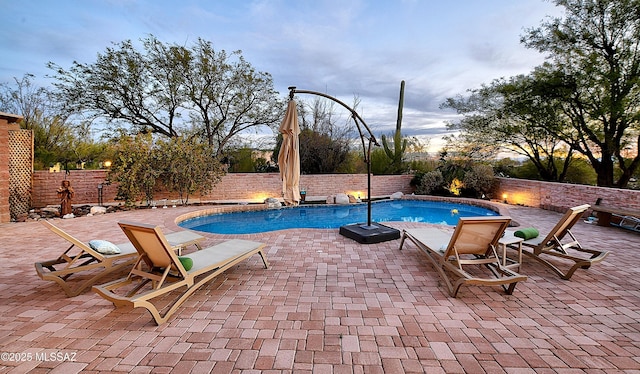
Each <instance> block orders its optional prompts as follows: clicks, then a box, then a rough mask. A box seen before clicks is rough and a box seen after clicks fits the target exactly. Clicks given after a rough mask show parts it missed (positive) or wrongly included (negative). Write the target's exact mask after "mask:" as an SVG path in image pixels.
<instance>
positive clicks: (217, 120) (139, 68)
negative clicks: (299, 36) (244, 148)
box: [48, 36, 282, 155]
mask: <svg viewBox="0 0 640 374" xmlns="http://www.w3.org/2000/svg"><path fill="white" fill-rule="evenodd" d="M141 42H142V49H141V50H139V49H137V48H136V47H135V46H134V44H133V43H132V42H131V41H130V40H127V41H124V42H121V43H119V44H114V45H113V46H112V47H109V48H107V49H106V51H105V52H104V53H100V54H98V57H97V61H96V62H94V63H88V64H83V63H79V62H74V63H73V65H72V66H71V67H70V68H69V69H68V70H67V69H64V68H62V67H60V66H58V65H56V64H54V63H49V64H48V66H49V68H50V69H52V70H53V71H54V76H53V77H54V78H55V79H56V81H57V82H56V83H55V84H54V85H55V87H56V88H57V89H58V92H57V95H58V98H59V99H60V101H61V102H64V103H65V108H66V110H68V111H69V113H74V114H80V113H82V114H83V115H85V116H87V117H89V118H92V119H98V118H100V119H103V120H107V121H109V122H110V123H111V124H112V125H120V126H123V127H129V126H130V127H132V128H131V129H130V130H132V131H133V132H134V133H135V132H147V131H149V132H152V133H157V134H162V135H165V136H168V137H177V136H178V135H180V134H182V133H185V132H186V131H189V132H195V133H197V134H199V135H200V136H201V137H202V138H203V139H204V140H205V141H206V142H207V143H208V144H209V145H210V146H212V147H214V148H215V152H216V154H218V155H220V154H222V153H223V151H224V148H225V147H226V145H227V143H228V142H229V140H230V139H231V138H232V137H234V136H235V135H237V134H239V133H241V132H243V131H247V130H251V129H256V128H258V127H260V126H271V127H273V126H275V125H276V123H277V121H278V120H279V119H280V118H281V113H282V104H281V102H280V101H279V99H278V97H277V92H276V91H275V90H274V88H273V81H272V78H271V76H270V75H269V74H268V73H263V72H257V71H256V70H255V69H254V68H253V67H252V66H251V65H250V64H249V63H248V62H247V61H245V59H244V58H243V57H242V54H241V52H240V51H236V52H233V53H231V54H227V53H226V52H225V51H224V50H221V51H219V52H216V50H215V49H214V48H213V46H212V45H211V43H210V42H207V41H204V40H202V39H198V40H197V42H196V43H195V44H194V45H193V46H191V47H189V48H188V47H184V46H180V45H175V44H164V43H162V42H160V41H158V40H157V39H156V38H155V37H154V36H149V37H147V38H146V39H143V40H141Z"/></svg>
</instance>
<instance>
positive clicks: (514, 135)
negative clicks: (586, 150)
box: [442, 69, 573, 182]
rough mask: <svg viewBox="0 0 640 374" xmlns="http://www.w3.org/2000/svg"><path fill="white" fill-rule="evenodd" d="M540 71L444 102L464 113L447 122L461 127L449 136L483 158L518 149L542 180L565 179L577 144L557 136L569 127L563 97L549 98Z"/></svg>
mask: <svg viewBox="0 0 640 374" xmlns="http://www.w3.org/2000/svg"><path fill="white" fill-rule="evenodd" d="M541 71H542V69H538V70H536V71H534V72H533V73H531V74H530V75H520V76H516V77H512V78H510V79H508V80H507V79H498V80H494V81H493V82H492V83H491V84H489V85H483V86H482V87H481V88H479V89H474V90H470V94H469V96H468V97H462V96H460V95H459V96H457V97H455V98H448V99H447V100H446V102H445V103H443V104H442V107H445V108H452V109H456V110H457V112H458V113H459V114H463V115H464V117H463V118H462V119H461V120H460V121H459V122H456V123H450V124H448V127H449V128H450V129H454V130H460V131H461V133H460V135H459V136H458V137H454V136H450V137H448V140H449V143H450V145H451V146H453V147H455V148H456V153H457V154H458V155H459V156H460V157H468V158H472V159H478V160H482V159H488V158H491V157H493V156H495V155H496V154H497V153H499V152H509V153H515V154H518V155H521V156H525V157H526V158H527V159H528V160H529V161H530V162H531V163H532V165H534V166H535V168H536V170H537V171H538V173H539V174H540V177H541V178H542V179H543V180H547V181H558V182H561V181H563V180H564V178H565V176H566V171H567V170H568V166H569V164H570V163H571V161H572V159H573V158H572V154H573V148H571V147H568V146H567V144H566V143H564V142H563V141H562V140H561V138H560V136H559V135H557V134H558V133H560V132H562V131H563V130H564V128H565V126H567V122H566V117H565V116H564V115H563V114H562V111H561V105H562V102H561V100H559V99H558V98H557V97H556V98H553V97H550V96H551V95H550V94H549V93H550V91H549V88H548V87H549V86H550V84H548V83H547V82H546V80H545V79H547V78H546V77H544V75H543V74H542V73H541ZM558 161H560V162H558ZM558 165H562V167H560V168H558Z"/></svg>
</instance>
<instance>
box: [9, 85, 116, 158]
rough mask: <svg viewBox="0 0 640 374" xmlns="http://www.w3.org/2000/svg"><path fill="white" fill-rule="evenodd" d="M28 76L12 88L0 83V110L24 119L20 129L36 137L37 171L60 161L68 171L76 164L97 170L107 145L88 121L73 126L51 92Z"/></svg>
mask: <svg viewBox="0 0 640 374" xmlns="http://www.w3.org/2000/svg"><path fill="white" fill-rule="evenodd" d="M33 78H34V76H33V75H31V74H25V75H24V76H23V77H22V78H21V79H15V82H14V84H13V85H9V84H8V83H4V84H0V111H3V112H8V113H15V114H19V115H21V116H22V117H23V120H22V121H21V123H20V126H21V127H22V128H23V129H26V130H32V131H33V134H34V142H33V143H34V144H33V148H34V168H35V169H36V170H40V169H46V168H48V167H50V166H51V165H53V164H55V163H58V162H60V163H61V164H62V165H63V167H64V168H65V169H70V168H75V167H76V165H77V164H79V165H84V166H85V167H97V165H98V163H99V162H100V161H103V159H104V155H105V154H106V153H108V151H107V147H108V145H107V144H106V143H104V142H97V141H96V140H95V139H94V138H93V136H92V134H91V132H90V127H89V125H88V123H87V122H81V123H80V124H72V123H71V122H70V121H69V120H68V118H67V117H66V116H65V115H63V114H62V112H61V111H60V109H59V108H58V105H57V103H56V101H55V99H54V97H53V96H52V95H51V92H50V91H49V90H48V89H45V88H42V87H38V86H36V85H35V84H34V83H33Z"/></svg>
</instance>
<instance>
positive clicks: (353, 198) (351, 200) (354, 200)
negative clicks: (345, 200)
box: [347, 195, 358, 204]
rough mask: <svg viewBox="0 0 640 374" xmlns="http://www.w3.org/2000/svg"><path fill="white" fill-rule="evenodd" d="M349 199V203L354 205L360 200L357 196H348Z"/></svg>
mask: <svg viewBox="0 0 640 374" xmlns="http://www.w3.org/2000/svg"><path fill="white" fill-rule="evenodd" d="M347 196H348V197H349V203H351V204H354V203H357V202H358V199H356V197H355V196H353V195H347Z"/></svg>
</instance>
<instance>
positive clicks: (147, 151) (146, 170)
mask: <svg viewBox="0 0 640 374" xmlns="http://www.w3.org/2000/svg"><path fill="white" fill-rule="evenodd" d="M115 149H116V153H115V158H114V160H113V162H112V164H111V169H110V170H109V175H108V177H107V179H108V181H109V182H116V183H118V192H117V195H116V199H119V200H124V201H125V204H126V205H128V206H131V205H134V204H135V202H136V201H138V200H139V199H140V197H141V196H143V195H144V197H145V198H146V200H147V203H148V204H149V203H151V201H152V200H153V191H154V188H155V185H156V180H157V179H158V177H159V176H160V170H158V167H157V165H158V162H157V159H156V154H157V153H155V152H154V150H153V137H152V135H151V133H147V134H138V135H137V136H134V137H131V136H127V135H126V134H121V136H120V137H119V138H118V139H117V143H116V144H115Z"/></svg>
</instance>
